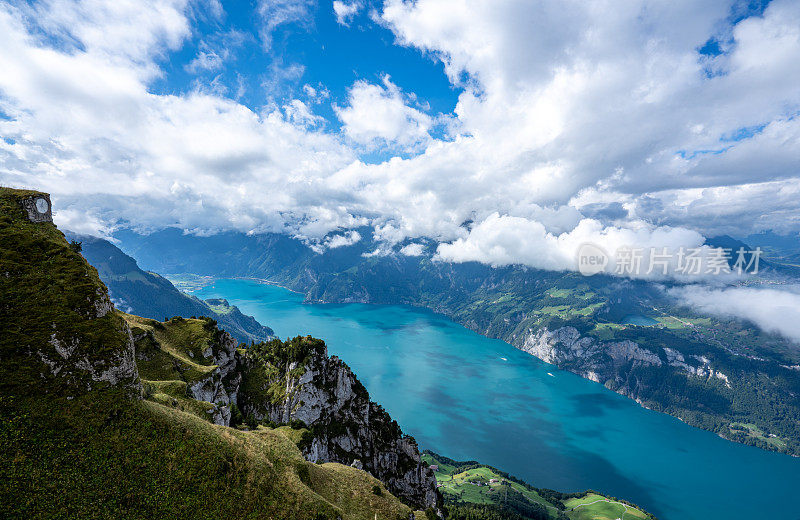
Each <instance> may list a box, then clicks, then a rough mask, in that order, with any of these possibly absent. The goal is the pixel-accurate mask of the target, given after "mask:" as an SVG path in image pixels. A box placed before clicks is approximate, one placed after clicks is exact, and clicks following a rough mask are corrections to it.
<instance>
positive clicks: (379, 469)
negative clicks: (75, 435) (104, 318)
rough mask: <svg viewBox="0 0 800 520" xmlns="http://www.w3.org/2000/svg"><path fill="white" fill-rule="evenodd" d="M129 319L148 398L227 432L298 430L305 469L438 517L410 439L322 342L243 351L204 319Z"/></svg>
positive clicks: (429, 476) (426, 473) (428, 476)
mask: <svg viewBox="0 0 800 520" xmlns="http://www.w3.org/2000/svg"><path fill="white" fill-rule="evenodd" d="M126 319H127V320H128V323H130V326H131V330H132V331H133V336H134V338H135V340H136V357H137V362H138V365H139V371H140V374H141V377H142V379H143V382H144V385H145V389H146V391H149V392H150V395H151V397H154V398H155V399H157V400H159V401H160V402H164V403H165V404H168V405H171V406H174V407H177V408H179V409H182V410H184V411H188V412H191V413H195V414H196V415H198V416H199V417H202V418H204V419H207V420H210V421H212V422H214V423H215V424H220V425H224V426H230V425H232V424H233V423H235V421H236V420H237V418H236V416H235V414H237V413H239V414H241V416H240V417H239V418H238V420H239V421H241V420H243V419H245V418H246V422H247V423H249V424H250V425H251V426H253V427H254V426H255V425H257V424H259V423H263V424H268V425H270V426H278V425H292V426H293V427H295V428H299V429H302V435H301V438H300V439H299V442H298V446H299V447H300V449H301V451H302V453H303V455H304V456H305V458H306V459H307V460H309V461H311V462H314V463H324V462H337V463H340V464H345V465H347V466H352V467H355V468H358V469H364V470H366V471H369V473H370V474H372V475H374V476H375V477H376V478H378V479H380V480H381V481H382V482H383V483H384V484H385V485H386V488H387V489H388V490H389V491H390V492H391V493H393V494H394V495H396V496H398V497H400V498H402V499H403V500H405V501H406V502H407V503H409V504H411V505H412V506H414V507H416V508H421V509H426V508H429V507H430V508H434V509H436V508H438V507H439V503H438V500H439V495H438V493H437V492H436V480H435V478H434V476H433V473H432V472H431V471H430V470H429V469H428V468H427V467H426V466H425V465H424V464H423V463H422V461H421V459H420V454H419V450H418V448H417V444H416V442H415V441H414V439H413V437H409V436H407V435H403V433H402V431H401V429H400V427H399V426H398V425H397V423H396V422H395V421H393V420H392V419H391V418H390V417H389V415H388V414H387V413H386V412H385V411H384V410H383V408H381V407H380V405H378V404H376V403H373V402H371V401H370V400H369V394H368V393H367V390H366V389H365V388H364V386H363V385H362V384H361V383H360V382H359V381H358V379H357V378H356V376H355V375H354V374H353V373H352V371H351V370H350V368H349V367H347V365H346V364H345V363H344V362H342V361H341V360H340V359H338V358H336V357H335V356H334V357H329V356H328V353H327V348H326V346H325V343H324V342H322V341H321V340H318V339H313V338H311V337H305V338H303V337H297V338H295V339H293V340H290V341H287V342H282V341H280V340H272V341H270V342H266V343H259V344H256V345H253V346H251V347H249V348H247V349H239V350H237V349H236V343H235V341H234V340H233V339H232V338H231V336H230V335H229V334H227V333H225V332H221V331H219V329H217V328H216V323H215V322H214V321H213V320H210V319H207V318H205V319H189V320H186V319H182V318H173V319H171V320H169V321H167V322H163V323H162V322H158V321H155V320H148V319H143V318H139V317H137V316H126ZM178 338H180V340H178Z"/></svg>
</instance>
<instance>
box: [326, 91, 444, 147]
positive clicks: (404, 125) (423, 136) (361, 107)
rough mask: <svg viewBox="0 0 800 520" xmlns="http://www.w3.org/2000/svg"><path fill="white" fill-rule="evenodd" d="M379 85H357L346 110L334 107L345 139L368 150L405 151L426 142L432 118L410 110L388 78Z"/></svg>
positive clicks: (418, 111) (349, 94)
mask: <svg viewBox="0 0 800 520" xmlns="http://www.w3.org/2000/svg"><path fill="white" fill-rule="evenodd" d="M382 83H383V85H376V84H374V83H369V82H367V81H363V80H362V81H357V82H356V83H355V84H354V85H353V86H352V87H351V88H350V90H349V92H348V100H347V101H348V104H347V106H345V107H335V109H336V115H337V116H338V117H339V119H340V120H341V122H342V123H343V125H344V133H345V135H347V136H348V137H349V138H350V139H352V140H353V141H355V142H357V143H359V144H362V145H367V146H379V145H384V146H390V147H392V146H400V147H402V148H408V147H413V146H416V145H420V144H422V143H425V142H427V141H428V139H429V137H430V136H429V135H428V131H429V130H430V128H431V126H433V119H432V118H431V116H429V115H428V114H426V113H424V112H422V111H420V110H417V109H416V108H413V107H411V106H409V105H408V104H407V99H406V97H404V96H403V93H402V92H400V89H399V88H398V87H397V85H395V84H394V83H392V81H391V79H390V78H389V76H384V77H383V80H382Z"/></svg>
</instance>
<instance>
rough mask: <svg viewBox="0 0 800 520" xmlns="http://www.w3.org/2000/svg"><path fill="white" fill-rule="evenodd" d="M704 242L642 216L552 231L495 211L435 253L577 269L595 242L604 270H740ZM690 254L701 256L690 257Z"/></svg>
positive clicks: (648, 273)
mask: <svg viewBox="0 0 800 520" xmlns="http://www.w3.org/2000/svg"><path fill="white" fill-rule="evenodd" d="M704 242H705V239H704V238H703V236H702V235H700V234H699V233H697V232H696V231H692V230H688V229H684V228H671V227H666V226H654V225H651V224H648V223H646V222H642V221H638V222H630V223H629V224H628V227H624V228H623V227H614V226H604V225H603V224H602V223H601V222H600V221H598V220H593V219H583V220H581V221H580V222H578V224H577V225H576V226H575V227H574V228H573V229H571V230H569V231H564V232H561V233H552V232H549V231H548V230H547V229H546V228H545V226H544V225H542V224H541V223H540V222H539V221H536V220H530V219H526V218H521V217H513V216H508V215H502V216H501V215H499V214H497V213H493V214H491V215H489V216H488V217H487V218H486V219H485V220H483V221H481V222H480V223H478V224H476V225H475V226H474V227H472V228H471V229H470V231H469V232H468V234H467V235H466V236H465V237H462V238H459V239H457V240H455V241H453V242H451V243H442V244H439V246H438V248H437V251H436V255H435V257H434V258H435V259H438V260H444V261H450V262H481V263H485V264H490V265H493V266H507V265H515V264H520V265H526V266H529V267H535V268H538V269H547V270H553V271H574V270H577V269H578V262H579V261H580V259H579V255H580V253H581V251H582V248H583V247H584V246H585V245H586V244H591V245H592V246H593V247H594V250H597V249H598V248H599V250H600V251H602V253H603V254H604V255H606V256H607V260H608V265H607V267H606V270H605V272H606V273H609V274H617V275H620V276H627V277H630V278H641V279H653V280H660V279H667V278H672V279H676V280H684V281H686V280H691V279H694V280H699V279H707V278H714V279H717V280H730V279H732V278H733V277H734V276H735V275H736V273H732V272H730V268H729V266H728V264H727V263H725V264H724V266H723V265H722V264H721V263H719V262H718V263H716V264H715V263H714V258H719V251H720V250H719V249H716V248H712V247H709V246H704V245H703V243H704ZM689 254H691V255H693V256H694V258H696V259H697V260H696V261H695V260H692V261H687V260H686V257H687V256H688V255H689ZM690 262H691V265H690ZM718 266H719V267H718ZM742 267H743V268H744V267H745V266H742Z"/></svg>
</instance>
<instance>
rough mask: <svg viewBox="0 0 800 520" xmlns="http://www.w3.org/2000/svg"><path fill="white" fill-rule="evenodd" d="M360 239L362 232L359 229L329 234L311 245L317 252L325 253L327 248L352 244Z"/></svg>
mask: <svg viewBox="0 0 800 520" xmlns="http://www.w3.org/2000/svg"><path fill="white" fill-rule="evenodd" d="M360 241H361V234H360V233H359V232H358V231H355V230H350V231H347V232H345V233H342V234H334V235H329V236H327V237H325V238H324V239H323V240H321V241H319V242H315V243H312V244H311V245H310V247H311V249H312V250H314V251H316V252H317V253H323V252H324V251H325V250H326V249H337V248H339V247H347V246H352V245H354V244H357V243H359V242H360Z"/></svg>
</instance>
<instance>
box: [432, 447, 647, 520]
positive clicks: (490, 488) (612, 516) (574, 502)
mask: <svg viewBox="0 0 800 520" xmlns="http://www.w3.org/2000/svg"><path fill="white" fill-rule="evenodd" d="M423 459H424V460H425V462H427V463H428V464H430V465H431V466H432V467H434V468H435V470H434V472H435V473H436V480H437V482H438V483H439V486H440V487H439V489H440V491H441V492H442V495H443V496H444V499H445V504H446V505H447V509H448V517H447V518H448V519H449V520H500V519H504V520H617V519H619V518H626V519H628V520H655V517H654V516H653V515H651V514H649V513H647V512H645V511H644V510H642V509H641V508H639V507H637V506H635V505H633V504H631V503H630V502H627V501H625V500H621V499H618V498H613V497H607V496H604V495H600V494H598V493H595V492H592V491H586V492H582V493H560V492H558V491H553V490H550V489H537V488H535V487H533V486H531V485H530V484H527V483H526V482H523V481H521V480H519V479H517V478H515V477H513V476H511V475H509V474H507V473H505V472H503V471H501V470H499V469H497V468H493V467H491V466H486V465H484V464H480V463H479V462H476V461H466V462H459V461H455V460H453V459H449V458H447V457H444V456H442V455H438V454H436V453H433V452H431V451H426V452H425V453H424V454H423Z"/></svg>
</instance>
